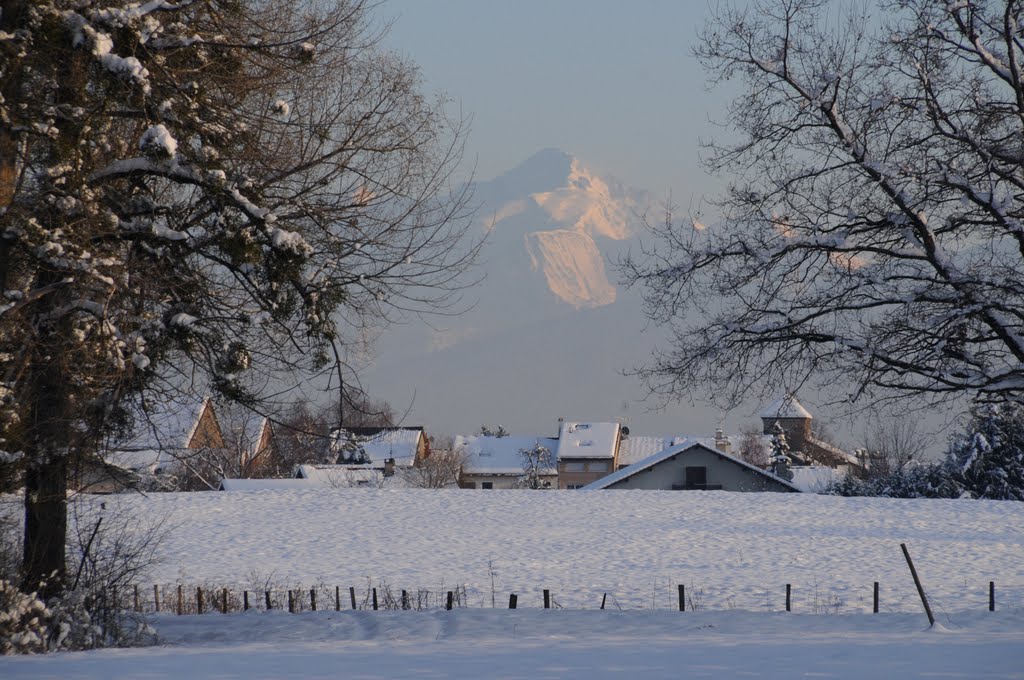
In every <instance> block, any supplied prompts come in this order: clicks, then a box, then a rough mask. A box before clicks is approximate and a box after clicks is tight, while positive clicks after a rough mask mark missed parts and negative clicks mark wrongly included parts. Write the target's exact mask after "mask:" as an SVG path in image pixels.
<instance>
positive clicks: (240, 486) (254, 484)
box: [219, 478, 313, 491]
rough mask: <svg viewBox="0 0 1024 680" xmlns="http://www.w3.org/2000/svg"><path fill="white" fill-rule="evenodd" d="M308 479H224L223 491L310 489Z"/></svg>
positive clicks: (221, 481)
mask: <svg viewBox="0 0 1024 680" xmlns="http://www.w3.org/2000/svg"><path fill="white" fill-rule="evenodd" d="M311 486H313V485H312V484H310V482H309V481H308V480H306V479H295V478H291V479H222V480H220V487H219V489H220V490H221V491H266V490H268V489H273V490H277V489H309V488H310V487H311Z"/></svg>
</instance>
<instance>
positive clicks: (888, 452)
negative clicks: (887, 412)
mask: <svg viewBox="0 0 1024 680" xmlns="http://www.w3.org/2000/svg"><path fill="white" fill-rule="evenodd" d="M929 443H930V438H929V437H928V436H927V435H925V434H924V433H923V432H922V431H921V429H920V428H919V427H918V421H917V420H913V419H911V418H900V419H897V418H889V419H884V420H878V421H876V422H875V423H874V425H873V426H872V427H871V429H870V430H869V431H868V433H867V436H866V437H865V440H864V448H865V450H866V451H867V465H866V470H865V473H866V475H867V476H868V477H883V476H887V475H891V474H898V473H902V472H904V470H905V469H906V467H907V466H908V465H909V464H910V463H912V462H915V461H916V462H921V460H922V456H923V455H924V453H925V451H926V450H927V449H928V445H929Z"/></svg>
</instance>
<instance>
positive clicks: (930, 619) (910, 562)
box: [900, 543, 935, 626]
mask: <svg viewBox="0 0 1024 680" xmlns="http://www.w3.org/2000/svg"><path fill="white" fill-rule="evenodd" d="M900 548H902V549H903V556H904V557H906V558H907V565H908V566H910V575H911V576H913V577H914V585H916V586H917V594H918V595H920V596H921V604H923V605H924V613H925V614H927V615H928V623H929V624H930V625H932V626H934V625H935V616H933V615H932V608H931V607H930V606H929V605H928V598H927V597H926V596H925V594H924V586H922V585H921V579H920V578H918V576H917V569H915V568H914V561H913V560H911V559H910V551H909V550H907V544H906V543H900Z"/></svg>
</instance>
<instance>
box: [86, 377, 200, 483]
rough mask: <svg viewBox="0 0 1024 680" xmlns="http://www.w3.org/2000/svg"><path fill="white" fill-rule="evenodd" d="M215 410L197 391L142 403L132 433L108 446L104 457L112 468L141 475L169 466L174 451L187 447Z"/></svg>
mask: <svg viewBox="0 0 1024 680" xmlns="http://www.w3.org/2000/svg"><path fill="white" fill-rule="evenodd" d="M212 408H213V406H212V402H211V401H210V399H209V397H203V396H199V395H197V394H195V393H194V392H181V393H176V394H167V395H160V396H159V398H147V399H145V400H142V401H140V402H139V403H137V404H136V405H134V407H132V410H133V411H134V416H133V417H134V419H135V423H134V425H135V426H134V428H133V430H132V431H131V432H130V433H128V434H127V435H125V436H123V437H121V438H119V439H117V440H116V441H113V442H111V443H110V444H108V446H107V451H106V454H105V455H104V458H105V459H106V460H107V462H108V463H110V464H111V465H116V466H118V467H122V468H124V469H127V470H133V471H136V472H141V473H152V472H154V471H156V470H157V469H160V468H162V467H166V466H167V465H170V464H171V463H172V462H173V461H174V455H173V454H174V453H175V452H178V451H181V450H182V449H186V448H188V445H189V443H190V442H191V441H192V438H193V436H194V435H195V433H196V429H197V428H198V427H199V422H200V419H201V418H202V416H203V413H204V412H205V411H206V410H207V409H212ZM213 416H214V419H215V420H216V414H213ZM218 427H219V423H218Z"/></svg>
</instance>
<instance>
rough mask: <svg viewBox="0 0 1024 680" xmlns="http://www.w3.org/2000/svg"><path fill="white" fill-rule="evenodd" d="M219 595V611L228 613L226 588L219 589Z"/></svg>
mask: <svg viewBox="0 0 1024 680" xmlns="http://www.w3.org/2000/svg"><path fill="white" fill-rule="evenodd" d="M220 597H221V599H220V613H221V614H227V613H228V589H227V588H224V589H223V590H222V591H221V593H220Z"/></svg>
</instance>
